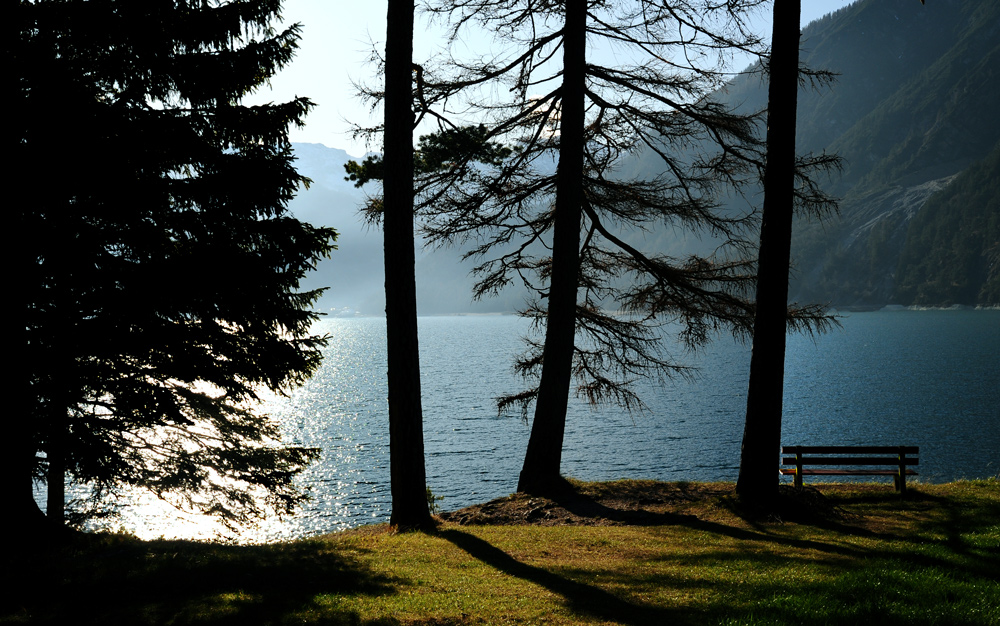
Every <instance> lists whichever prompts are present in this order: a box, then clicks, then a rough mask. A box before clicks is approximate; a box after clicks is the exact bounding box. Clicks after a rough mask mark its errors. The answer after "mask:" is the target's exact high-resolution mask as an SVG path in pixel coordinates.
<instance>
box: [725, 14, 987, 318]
mask: <svg viewBox="0 0 1000 626" xmlns="http://www.w3.org/2000/svg"><path fill="white" fill-rule="evenodd" d="M802 47H803V54H802V61H803V62H804V63H805V64H806V65H807V66H809V67H813V68H817V69H827V70H831V71H833V72H836V73H838V74H839V76H838V79H837V81H836V83H835V84H833V85H832V86H831V87H829V88H823V89H819V90H808V89H807V90H803V92H802V96H801V98H800V103H799V132H798V136H797V145H798V149H799V150H800V152H819V151H824V150H825V151H827V152H830V153H835V154H838V155H839V156H840V157H842V158H843V159H844V169H843V171H842V172H841V173H840V175H838V176H834V177H833V179H832V180H831V181H830V182H829V184H828V190H829V191H830V192H831V193H832V194H834V195H836V196H838V197H839V198H841V202H840V216H839V217H836V216H835V217H832V218H828V219H825V220H823V221H822V222H818V223H817V222H815V221H806V220H800V221H799V222H798V223H797V224H796V237H795V240H794V243H793V257H794V260H795V263H796V272H795V278H794V279H793V281H792V284H791V293H792V294H793V296H794V298H795V299H797V300H799V301H812V302H829V303H831V304H833V305H836V306H841V307H844V306H858V307H879V306H883V305H886V304H902V305H912V304H921V305H928V306H947V305H951V304H964V305H996V304H1000V297H998V294H997V292H998V291H1000V287H998V282H1000V263H997V256H998V248H1000V230H998V226H1000V224H998V207H997V201H998V192H997V184H996V180H997V178H996V177H997V175H998V172H997V169H996V167H997V166H996V158H997V157H996V153H997V151H998V150H1000V119H998V117H997V114H996V110H997V104H996V103H997V102H998V101H1000V75H998V74H1000V2H982V1H981V0H935V1H934V2H928V3H927V4H926V5H925V6H920V5H918V4H917V3H916V2H913V1H912V0H863V1H860V2H856V3H854V4H852V5H850V6H848V7H845V8H843V9H841V10H840V11H837V12H836V13H833V14H831V15H828V16H826V17H824V18H823V19H822V20H819V21H817V22H813V23H812V24H811V25H809V26H808V27H807V28H806V29H805V30H804V32H803V44H802ZM757 88H758V89H763V87H762V86H760V85H757ZM744 97H746V96H744ZM759 97H760V96H758V98H759ZM971 224H976V225H977V226H975V227H972V226H971ZM945 284H951V285H953V287H949V288H946V287H945V286H944V285H945ZM931 285H937V287H931Z"/></svg>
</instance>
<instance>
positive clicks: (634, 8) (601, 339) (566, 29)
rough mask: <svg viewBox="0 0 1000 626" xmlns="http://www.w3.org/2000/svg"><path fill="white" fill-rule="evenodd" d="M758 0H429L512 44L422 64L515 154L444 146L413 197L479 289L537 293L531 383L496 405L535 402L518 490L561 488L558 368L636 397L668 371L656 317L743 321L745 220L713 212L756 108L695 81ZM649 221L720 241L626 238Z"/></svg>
mask: <svg viewBox="0 0 1000 626" xmlns="http://www.w3.org/2000/svg"><path fill="white" fill-rule="evenodd" d="M756 4H759V2H753V1H749V0H748V1H744V2H729V3H725V4H721V3H712V2H699V1H684V2H672V3H667V4H664V3H654V2H644V1H641V0H638V1H631V2H625V1H622V2H586V1H584V0H567V2H564V3H542V4H539V3H534V2H523V1H520V0H483V1H482V2H476V1H471V2H467V1H448V0H443V1H441V2H439V3H435V5H434V9H435V10H437V11H438V12H440V13H442V14H447V15H448V16H449V18H450V19H451V21H452V24H453V25H454V31H453V35H454V37H456V38H460V37H461V36H462V32H463V29H464V28H465V27H466V26H467V25H469V24H473V23H474V24H476V25H478V26H479V27H481V28H483V29H485V30H487V31H488V32H491V33H495V34H496V37H497V39H498V40H500V41H501V42H503V43H507V44H510V47H509V48H507V49H506V50H505V52H503V53H501V54H500V55H499V56H493V57H485V58H482V59H474V60H465V61H461V60H455V61H453V62H452V63H451V64H450V67H449V68H445V71H446V72H447V70H449V69H450V72H448V73H449V74H450V75H449V76H448V79H447V80H445V79H443V78H440V77H435V76H433V75H430V76H428V77H427V78H426V80H425V83H424V85H423V87H424V90H423V91H422V93H421V96H422V99H423V100H424V101H430V102H440V103H449V104H450V105H451V106H452V110H453V111H455V112H456V115H458V116H465V117H479V118H481V119H483V120H485V124H486V126H487V128H489V129H490V132H489V135H488V136H487V137H486V139H487V140H491V141H501V142H502V143H504V144H506V145H509V146H511V147H512V148H514V152H513V153H512V155H511V157H510V158H509V159H507V161H506V162H504V163H503V164H502V165H498V166H496V167H490V168H484V167H481V166H479V165H470V164H469V163H468V162H466V161H463V160H462V159H461V158H456V159H455V161H454V163H453V165H452V167H451V168H450V169H449V170H447V171H441V172H436V173H434V174H433V175H430V176H427V177H425V178H423V179H422V180H421V187H420V189H421V201H420V203H419V204H420V207H421V213H422V214H423V215H424V216H425V217H426V219H427V222H426V228H427V232H428V234H429V236H430V237H431V240H432V241H436V242H455V241H458V242H461V243H465V244H471V250H470V252H469V256H470V257H473V258H477V259H479V260H480V264H479V265H478V266H477V268H476V271H477V272H478V274H479V277H480V282H479V284H478V286H477V292H476V295H477V296H482V295H487V294H490V293H492V292H495V291H498V290H500V289H502V288H504V287H505V286H507V285H508V284H510V283H512V282H515V281H517V282H521V283H522V284H524V285H525V286H527V287H528V288H529V290H531V291H532V292H533V293H534V294H535V295H536V298H537V299H535V300H534V301H532V302H531V303H529V306H528V309H527V310H526V311H525V314H526V315H528V316H530V317H532V318H534V319H535V320H536V321H538V322H539V323H544V325H545V339H544V342H542V343H540V344H537V345H533V346H532V349H531V350H530V351H529V353H528V354H526V355H525V356H524V358H523V359H521V360H520V361H519V363H518V364H517V365H516V367H517V369H518V370H519V371H520V372H522V373H524V374H526V375H537V374H539V373H540V378H539V384H538V386H537V387H534V388H531V389H528V390H526V391H523V392H521V393H517V394H512V395H511V396H509V397H506V398H503V399H501V401H500V404H501V407H506V406H510V405H517V404H520V405H521V406H522V408H523V410H525V411H527V407H528V405H529V404H530V403H532V402H534V408H535V410H534V420H533V423H532V431H531V439H530V442H529V444H528V451H527V454H526V456H525V462H524V466H523V469H522V471H521V475H520V481H519V485H518V488H519V489H520V490H524V491H545V490H547V489H550V488H552V487H553V486H555V487H558V486H559V485H560V482H561V478H560V476H559V467H560V463H561V454H562V445H563V433H564V429H565V422H566V407H567V402H568V397H569V393H570V390H571V381H572V379H573V378H574V377H575V378H576V379H577V381H578V386H577V393H578V394H581V395H583V396H585V397H586V398H587V399H588V400H590V401H592V402H602V401H612V402H617V403H619V404H621V405H623V406H625V407H627V408H635V407H637V406H641V401H640V399H639V398H638V397H637V396H636V395H635V393H634V391H633V390H632V388H631V387H630V384H631V383H632V382H633V381H634V380H635V379H636V378H639V377H642V376H645V375H648V374H651V373H652V374H653V375H669V374H670V373H672V372H675V371H677V370H678V369H682V368H681V367H680V366H678V365H677V364H676V362H675V361H673V360H672V359H671V357H670V355H669V354H668V353H666V352H665V351H664V350H663V344H662V343H661V339H662V338H663V334H664V332H665V331H664V327H665V326H666V325H667V324H671V323H673V322H679V324H680V325H679V328H680V336H681V339H682V340H683V341H684V342H685V343H686V344H687V345H688V346H691V347H694V346H698V345H701V344H703V343H704V342H705V341H706V340H707V339H708V338H709V337H710V335H711V334H712V333H713V332H714V331H716V330H718V329H723V328H725V329H728V330H732V331H734V332H736V333H738V334H740V333H749V327H750V321H751V305H750V303H749V299H748V298H747V297H746V295H747V291H748V287H749V282H748V281H749V279H750V278H751V277H752V274H751V273H750V271H749V264H748V262H747V258H748V257H747V256H746V255H745V254H744V252H745V250H744V249H743V245H742V244H743V241H742V233H743V232H745V229H746V228H748V227H749V226H751V225H752V222H753V220H752V216H751V215H750V212H749V211H747V212H744V213H736V214H732V213H730V214H726V213H725V212H722V211H720V210H719V209H720V206H719V202H718V198H719V194H720V191H721V190H722V188H724V187H727V186H729V188H731V189H736V190H738V189H740V188H741V186H742V185H743V184H744V183H745V182H746V181H747V180H748V177H749V178H752V176H753V175H754V174H755V172H756V165H755V164H756V163H757V161H758V160H759V151H758V149H757V145H758V141H757V138H756V135H755V132H754V129H755V119H754V116H753V115H740V114H736V113H733V112H731V111H728V110H726V109H725V108H724V107H722V106H721V105H719V104H718V103H717V102H715V101H713V100H712V99H711V98H710V97H708V95H709V93H710V92H711V91H712V89H714V88H717V87H719V86H720V85H721V84H722V81H723V79H724V74H723V73H722V72H721V71H720V69H721V67H720V65H719V61H720V60H721V59H722V58H723V57H725V55H726V54H727V53H728V52H729V51H731V50H732V49H734V48H740V49H748V50H750V49H755V48H756V46H757V44H758V42H757V40H756V39H755V38H754V37H753V36H752V35H749V34H748V33H747V32H746V31H745V30H744V29H743V28H742V22H741V19H742V15H743V12H744V11H747V10H750V9H752V8H753V7H754V6H755V5H756ZM604 45H606V46H607V47H608V48H609V49H611V48H613V49H614V50H615V51H616V53H617V54H618V56H617V58H615V59H614V60H613V62H611V63H605V64H602V63H601V62H600V60H598V59H591V58H589V57H588V55H589V53H590V50H591V49H593V48H601V47H602V46H604ZM438 76H440V75H438ZM482 93H489V94H491V95H492V94H497V93H501V94H503V93H509V94H511V96H510V98H507V99H495V98H493V97H490V98H488V99H481V98H479V97H478V96H479V94H482ZM465 94H469V95H466V96H465V97H464V98H463V97H462V96H463V95H465ZM446 113H447V111H446V112H445V113H443V115H444V114H446ZM639 152H644V153H646V154H648V155H652V156H653V157H654V158H655V159H656V160H658V162H659V164H660V166H659V167H658V168H657V169H658V173H654V174H651V175H648V176H647V175H636V176H630V175H629V174H628V173H627V172H625V171H624V170H623V169H622V164H623V162H624V160H625V157H627V156H629V155H634V154H636V153H639ZM554 162H555V163H557V165H556V167H555V171H553V168H552V164H553V163H554ZM658 228H666V229H669V228H683V229H686V230H688V231H689V232H698V233H702V234H710V235H713V236H716V237H718V238H719V241H720V244H719V250H720V252H719V254H716V255H711V256H690V257H688V258H671V257H669V256H667V255H664V254H657V253H652V252H648V251H646V252H644V251H643V250H641V246H642V244H641V240H642V237H643V235H644V234H645V233H646V232H648V231H650V230H654V229H658Z"/></svg>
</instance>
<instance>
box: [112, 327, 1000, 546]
mask: <svg viewBox="0 0 1000 626" xmlns="http://www.w3.org/2000/svg"><path fill="white" fill-rule="evenodd" d="M841 324H842V328H839V329H834V330H832V331H830V332H828V333H826V334H822V335H819V336H816V337H810V336H803V335H792V336H791V337H790V338H789V343H788V349H787V353H786V376H785V394H784V398H785V400H784V402H785V406H784V417H783V436H782V443H784V444H785V445H794V444H827V445H862V444H869V445H916V446H920V465H919V467H918V468H917V471H918V472H919V473H920V476H919V478H918V481H924V482H946V481H951V480H955V479H959V478H982V477H990V476H997V475H998V473H1000V311H996V310H990V311H971V310H929V311H910V310H900V311H879V312H870V313H849V314H843V317H842V318H841ZM419 326H420V342H421V354H420V357H421V370H422V372H421V380H422V383H421V385H422V395H423V411H424V424H425V448H426V467H427V481H428V486H429V487H430V488H431V490H432V491H433V492H434V494H435V495H437V496H441V497H442V499H441V500H440V501H439V506H440V507H441V508H442V509H443V510H451V509H456V508H460V507H462V506H466V505H469V504H473V503H476V502H482V501H486V500H490V499H493V498H497V497H501V496H504V495H507V494H509V493H511V492H512V491H514V490H515V488H516V484H517V475H518V472H519V471H520V467H521V461H522V458H523V454H524V449H525V447H526V445H527V440H528V435H529V426H528V425H527V424H526V423H525V422H524V421H522V419H521V417H520V414H510V415H498V414H497V411H496V408H495V405H494V400H493V399H494V398H495V397H497V396H499V395H502V394H504V393H508V392H510V391H512V390H519V389H521V388H523V387H524V386H525V383H524V382H523V381H522V380H520V379H519V378H518V377H517V376H515V375H514V374H513V373H512V372H511V368H510V366H511V363H512V357H513V355H515V354H517V353H519V352H520V351H521V350H523V348H524V344H523V341H522V339H521V338H522V337H524V336H525V335H526V334H527V333H528V332H529V331H530V330H531V329H530V326H529V324H528V322H526V321H525V320H523V319H521V318H518V317H516V316H499V315H498V316H456V317H428V318H421V319H420V324H419ZM317 330H318V331H319V332H325V333H329V335H330V338H331V341H330V345H329V347H328V349H327V350H326V358H325V360H324V363H323V366H322V368H321V369H320V371H319V373H318V374H317V375H316V376H315V377H314V378H313V379H312V380H310V381H309V383H308V384H306V385H305V386H304V387H302V388H300V389H298V390H296V391H295V392H294V393H293V394H292V396H291V397H290V398H287V399H274V400H272V401H270V402H269V403H268V405H267V411H269V412H270V413H271V414H272V415H274V416H276V417H277V418H278V419H280V421H281V423H282V424H283V427H284V431H285V434H286V439H287V440H288V441H291V442H294V443H297V444H302V445H307V446H315V447H318V448H320V449H322V451H323V456H322V458H321V459H320V460H319V461H318V462H317V463H315V464H314V465H313V466H311V467H310V468H309V469H308V470H307V471H306V472H305V473H304V475H303V476H302V477H301V478H302V483H303V485H305V486H306V487H307V488H308V489H309V490H310V492H311V494H312V498H313V499H312V501H311V502H309V503H308V504H307V505H306V508H305V510H304V511H303V512H302V513H301V514H300V515H298V516H296V517H295V518H293V519H288V520H284V521H280V522H279V521H271V522H267V523H265V524H263V525H262V526H261V527H260V528H258V529H254V530H248V531H247V532H246V533H244V534H243V535H241V536H240V537H239V540H241V541H271V540H276V539H283V538H291V537H302V536H308V535H312V534H318V533H324V532H331V531H335V530H339V529H344V528H349V527H353V526H358V525H362V524H368V523H373V522H380V521H387V520H388V516H389V485H388V479H389V457H388V421H387V416H386V400H385V398H386V383H385V370H386V366H385V320H384V319H382V318H351V319H326V320H324V321H322V322H320V324H319V325H318V329H317ZM677 358H678V360H679V361H680V362H682V363H685V364H690V365H692V366H694V367H696V368H697V371H696V373H695V376H694V378H693V379H691V380H688V379H685V378H678V379H676V380H669V381H667V382H666V383H664V384H662V385H660V384H652V383H647V384H644V385H643V387H642V392H641V395H642V397H643V399H644V401H645V402H646V403H647V405H648V407H649V411H648V412H646V413H637V414H633V415H629V414H627V413H624V412H622V411H620V410H617V409H614V408H608V407H602V408H598V409H592V408H590V407H588V406H587V405H586V404H585V403H584V402H582V401H579V400H576V399H574V400H573V401H572V402H571V405H570V407H569V414H568V422H567V430H566V440H565V451H564V454H563V466H562V467H563V473H564V474H565V475H567V476H571V477H574V478H579V479H584V480H608V479H615V478H625V477H629V478H653V479H659V480H667V481H679V480H698V481H718V480H726V481H734V480H735V479H736V477H737V474H738V469H739V454H740V443H741V439H742V434H743V419H744V413H745V402H746V387H747V379H748V371H749V361H750V358H749V347H748V346H743V345H740V344H738V343H736V342H734V341H733V340H732V339H730V338H728V337H723V338H721V339H719V340H717V341H715V342H713V343H712V344H710V345H709V346H708V347H707V348H706V349H705V350H703V351H702V352H700V353H697V354H685V353H683V351H679V350H678V352H677ZM885 482H886V485H887V488H889V489H891V488H892V487H891V482H892V481H891V480H886V481H885ZM121 525H122V526H123V527H124V528H126V529H128V530H130V531H132V532H135V533H136V534H137V535H139V536H141V537H159V536H167V537H173V536H178V537H201V538H205V537H212V536H214V535H215V533H216V532H217V528H216V527H215V526H214V525H212V524H210V523H206V522H205V520H202V519H186V520H180V519H179V518H177V517H176V516H175V515H173V514H172V512H171V511H170V510H164V507H163V506H162V505H160V504H159V503H156V502H155V501H151V499H149V498H143V499H141V503H139V504H136V505H134V506H130V507H127V508H126V509H125V510H123V517H122V520H121Z"/></svg>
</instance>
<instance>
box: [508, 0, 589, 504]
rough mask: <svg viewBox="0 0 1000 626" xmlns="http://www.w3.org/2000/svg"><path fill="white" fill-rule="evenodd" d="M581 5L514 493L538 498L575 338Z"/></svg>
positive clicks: (570, 30)
mask: <svg viewBox="0 0 1000 626" xmlns="http://www.w3.org/2000/svg"><path fill="white" fill-rule="evenodd" d="M586 24H587V5H586V2H585V0H567V2H566V26H565V33H564V36H563V84H562V94H561V95H562V98H561V103H562V110H561V111H560V114H561V120H560V123H559V131H560V136H559V165H558V169H557V171H556V208H555V224H554V226H553V235H552V237H553V240H552V278H551V284H550V289H549V298H548V299H549V302H548V318H547V322H546V327H545V346H544V348H543V361H542V377H541V380H540V381H539V387H538V398H537V400H536V402H535V417H534V420H533V423H532V427H531V437H530V439H529V441H528V450H527V452H526V453H525V456H524V465H523V467H522V469H521V475H520V480H519V481H518V485H517V488H518V490H519V491H526V492H541V491H545V490H548V489H551V488H553V487H556V486H557V485H559V484H560V482H561V478H560V475H559V466H560V463H561V462H562V446H563V433H564V432H565V429H566V405H567V402H568V401H569V389H570V382H571V378H572V366H573V345H574V337H575V335H576V296H577V285H578V278H579V277H578V274H579V268H580V220H581V216H582V206H583V201H584V195H583V127H584V87H585V84H586V83H585V80H586V79H585V68H586V42H587V37H586Z"/></svg>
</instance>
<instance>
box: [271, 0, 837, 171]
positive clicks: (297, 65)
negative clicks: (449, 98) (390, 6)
mask: <svg viewBox="0 0 1000 626" xmlns="http://www.w3.org/2000/svg"><path fill="white" fill-rule="evenodd" d="M852 1H853V0H802V23H803V24H807V23H809V22H811V21H812V20H815V19H817V18H820V17H822V16H823V15H826V14H827V13H830V12H831V11H835V10H836V9H839V8H841V7H843V6H845V5H848V4H850V3H851V2H852ZM385 12H386V3H385V2H372V1H371V0H285V3H284V11H283V15H284V19H285V21H286V22H287V23H294V22H300V23H302V25H303V32H302V40H301V42H300V48H299V52H298V55H297V56H296V58H295V60H294V61H293V62H292V63H291V65H289V66H288V67H287V68H285V70H284V71H282V72H281V73H280V74H279V75H278V76H277V77H276V78H275V79H274V80H273V81H272V91H271V92H270V93H267V92H262V93H259V94H257V95H256V97H254V98H253V100H252V101H251V102H267V101H275V102H281V101H286V100H289V99H291V98H292V97H294V96H296V95H300V96H307V97H309V98H311V99H312V100H313V101H314V102H316V103H317V105H318V106H317V107H316V108H315V109H313V112H312V113H311V114H310V115H309V117H308V118H307V119H306V126H305V128H301V129H292V132H291V137H292V141H296V142H309V143H322V144H325V145H326V146H328V147H331V148H341V149H344V150H347V151H348V153H350V154H351V155H352V156H361V155H362V154H363V153H364V152H365V146H364V145H363V144H362V143H359V142H356V141H354V140H352V138H351V136H350V128H351V125H350V122H356V123H362V124H366V123H369V122H370V118H369V112H368V110H367V109H366V108H365V107H364V106H363V105H362V104H361V102H359V101H358V99H357V98H356V97H355V95H354V93H355V92H354V89H353V87H352V80H354V81H363V80H366V79H367V77H368V75H369V74H370V73H371V70H372V68H371V67H370V66H366V64H365V60H366V59H367V58H368V56H369V55H370V52H371V47H372V42H376V43H378V44H381V42H382V41H384V39H385ZM769 21H770V15H765V16H762V22H763V23H765V24H766V23H768V22H769ZM426 28H427V27H426V24H425V23H421V21H420V19H419V18H418V23H417V37H416V42H415V47H416V48H417V55H418V56H419V52H420V50H427V51H430V50H433V49H434V48H435V47H436V46H437V45H438V44H437V38H436V37H433V36H429V35H427V34H426V33H425V31H426Z"/></svg>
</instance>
